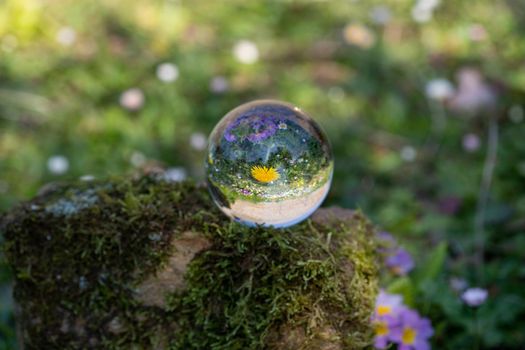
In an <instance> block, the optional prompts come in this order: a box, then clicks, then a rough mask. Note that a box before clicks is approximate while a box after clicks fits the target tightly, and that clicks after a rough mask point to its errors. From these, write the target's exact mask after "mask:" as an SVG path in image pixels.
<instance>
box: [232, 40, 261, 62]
mask: <svg viewBox="0 0 525 350" xmlns="http://www.w3.org/2000/svg"><path fill="white" fill-rule="evenodd" d="M233 55H234V56H235V58H236V59H237V60H238V61H239V62H241V63H244V64H252V63H255V62H257V60H258V59H259V49H258V48H257V45H255V43H254V42H252V41H250V40H239V41H238V42H237V43H236V44H235V46H234V47H233Z"/></svg>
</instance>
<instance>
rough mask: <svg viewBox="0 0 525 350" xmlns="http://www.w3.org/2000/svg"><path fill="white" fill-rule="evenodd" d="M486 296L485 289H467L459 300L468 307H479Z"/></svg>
mask: <svg viewBox="0 0 525 350" xmlns="http://www.w3.org/2000/svg"><path fill="white" fill-rule="evenodd" d="M488 294H489V293H488V292H487V290H486V289H482V288H469V289H467V290H466V291H464V292H463V294H461V299H462V300H463V302H465V304H467V305H468V306H480V305H481V304H483V303H484V302H485V300H486V299H487V297H488Z"/></svg>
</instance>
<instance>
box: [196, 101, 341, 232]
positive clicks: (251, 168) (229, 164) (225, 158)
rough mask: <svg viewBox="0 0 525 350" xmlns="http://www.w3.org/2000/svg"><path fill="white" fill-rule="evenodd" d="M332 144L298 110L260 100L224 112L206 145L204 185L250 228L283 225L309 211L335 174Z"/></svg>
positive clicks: (322, 196)
mask: <svg viewBox="0 0 525 350" xmlns="http://www.w3.org/2000/svg"><path fill="white" fill-rule="evenodd" d="M333 166H334V162H333V157H332V150H331V148H330V144H329V142H328V140H327V138H326V135H325V133H324V132H323V131H322V130H321V128H320V127H319V125H318V124H317V123H316V122H315V121H314V120H312V119H311V118H310V117H308V116H307V115H306V114H305V113H304V112H302V111H301V110H300V109H299V108H297V107H295V106H293V105H291V104H288V103H285V102H280V101H274V100H259V101H253V102H250V103H246V104H243V105H241V106H239V107H237V108H235V109H234V110H232V111H230V112H229V113H228V114H226V115H225V116H224V117H223V118H222V119H221V120H220V121H219V123H218V124H217V125H216V126H215V128H214V129H213V131H212V133H211V135H210V138H209V146H208V159H207V161H206V173H207V181H208V188H209V190H210V193H211V196H212V198H213V200H214V202H215V204H217V206H218V207H219V208H220V209H221V210H222V211H223V212H224V213H225V214H226V215H228V216H229V217H231V218H233V219H234V220H236V221H239V222H241V223H243V224H246V225H249V226H255V225H263V226H273V227H287V226H291V225H294V224H296V223H298V222H300V221H302V220H304V219H306V218H307V217H308V216H309V215H310V214H312V213H313V212H314V211H315V210H316V209H317V208H318V207H319V206H320V205H321V203H322V202H323V200H324V198H325V197H326V195H327V193H328V190H329V189H330V184H331V182H332V173H333Z"/></svg>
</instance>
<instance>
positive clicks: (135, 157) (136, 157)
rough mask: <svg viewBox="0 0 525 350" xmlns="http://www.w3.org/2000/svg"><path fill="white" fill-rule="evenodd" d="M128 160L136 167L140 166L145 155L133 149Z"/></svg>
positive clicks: (144, 160)
mask: <svg viewBox="0 0 525 350" xmlns="http://www.w3.org/2000/svg"><path fill="white" fill-rule="evenodd" d="M129 162H130V163H131V165H133V166H134V167H136V168H138V167H141V166H143V165H144V164H145V163H146V156H145V155H144V154H142V153H141V152H138V151H135V152H133V153H132V154H131V157H129Z"/></svg>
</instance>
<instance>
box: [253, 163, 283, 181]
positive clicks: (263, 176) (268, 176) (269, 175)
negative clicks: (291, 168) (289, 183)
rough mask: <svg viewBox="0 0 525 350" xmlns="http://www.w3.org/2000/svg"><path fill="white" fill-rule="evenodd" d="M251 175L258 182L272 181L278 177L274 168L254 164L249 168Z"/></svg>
mask: <svg viewBox="0 0 525 350" xmlns="http://www.w3.org/2000/svg"><path fill="white" fill-rule="evenodd" d="M251 173H252V176H253V178H254V179H255V180H257V181H259V182H272V181H275V180H277V179H278V178H279V173H278V172H277V170H276V169H275V168H272V167H266V166H259V165H255V166H253V167H252V169H251Z"/></svg>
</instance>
